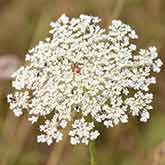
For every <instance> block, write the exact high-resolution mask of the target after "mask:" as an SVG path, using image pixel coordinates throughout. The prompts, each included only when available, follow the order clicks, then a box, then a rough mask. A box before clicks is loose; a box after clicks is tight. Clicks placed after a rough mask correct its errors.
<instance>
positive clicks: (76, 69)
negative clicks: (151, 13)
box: [8, 15, 162, 145]
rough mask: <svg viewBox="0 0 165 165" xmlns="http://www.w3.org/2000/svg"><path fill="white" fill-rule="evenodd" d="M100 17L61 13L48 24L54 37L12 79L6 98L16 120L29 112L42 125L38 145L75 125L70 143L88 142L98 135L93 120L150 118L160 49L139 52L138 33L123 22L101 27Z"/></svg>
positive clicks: (109, 124) (110, 123)
mask: <svg viewBox="0 0 165 165" xmlns="http://www.w3.org/2000/svg"><path fill="white" fill-rule="evenodd" d="M100 22H101V20H100V19H99V18H98V17H93V16H87V15H80V17H79V18H72V19H70V18H68V17H67V16H66V15H62V16H61V17H60V18H59V19H58V20H57V21H56V22H52V23H51V24H50V25H51V27H52V29H51V30H50V34H51V36H50V37H49V38H46V39H45V41H41V42H39V44H38V45H37V46H35V47H34V48H33V49H31V50H30V51H29V52H28V53H27V55H26V62H27V65H26V66H24V67H21V68H20V69H18V70H17V71H16V72H15V73H14V74H13V75H12V77H13V79H14V80H13V82H12V86H13V87H14V88H15V89H16V93H15V94H10V95H8V102H9V103H10V108H11V110H13V112H14V113H15V115H16V116H20V115H22V114H23V113H24V112H25V111H27V112H28V114H29V121H31V122H32V123H35V122H37V121H38V122H39V123H40V122H44V123H43V124H42V125H40V131H41V132H42V133H41V135H39V136H38V142H47V144H48V145H50V144H51V143H52V142H53V141H55V142H59V141H61V140H62V138H63V133H64V131H63V130H64V129H65V128H66V127H67V126H68V123H70V122H71V123H72V128H71V130H70V131H69V133H68V134H69V136H70V137H71V140H70V142H71V143H72V144H73V145H75V144H79V143H84V144H88V142H89V141H90V140H95V139H96V138H97V137H98V136H99V134H100V133H99V132H98V131H97V130H95V128H94V127H95V122H99V123H102V124H104V125H105V126H106V127H113V126H114V125H116V124H118V123H127V122H128V115H132V116H138V117H139V119H140V121H143V122H146V121H147V120H148V119H149V110H151V109H152V106H151V102H152V99H153V95H152V94H151V93H149V86H150V85H151V84H155V82H156V80H155V77H154V76H153V73H154V72H156V73H158V72H159V71H160V67H161V65H162V62H161V60H160V59H159V58H158V53H157V49H156V48H155V47H150V48H149V49H148V50H145V49H138V48H137V47H136V45H135V44H133V43H132V40H134V39H137V38H138V36H137V34H136V32H135V31H134V30H133V29H132V28H131V27H130V26H129V25H126V24H124V23H122V22H121V21H120V20H113V21H112V25H111V26H109V28H108V29H107V30H106V29H103V28H101V27H100V25H99V24H100Z"/></svg>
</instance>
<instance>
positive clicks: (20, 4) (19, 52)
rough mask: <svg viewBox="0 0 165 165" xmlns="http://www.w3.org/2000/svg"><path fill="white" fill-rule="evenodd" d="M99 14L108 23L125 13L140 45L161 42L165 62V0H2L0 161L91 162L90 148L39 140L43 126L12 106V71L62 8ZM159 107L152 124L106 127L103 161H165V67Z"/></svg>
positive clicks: (150, 164)
mask: <svg viewBox="0 0 165 165" xmlns="http://www.w3.org/2000/svg"><path fill="white" fill-rule="evenodd" d="M63 13H66V14H67V15H68V16H70V17H72V16H74V17H75V16H79V15H80V14H89V15H96V16H99V17H101V18H102V21H103V22H102V26H103V27H107V26H108V24H110V23H111V20H112V19H121V20H122V21H124V22H126V23H128V24H129V25H131V26H132V27H134V28H135V29H136V31H137V33H138V34H139V36H140V39H139V41H138V45H139V46H141V47H143V48H145V47H148V46H153V45H155V46H157V48H158V51H159V54H160V57H161V59H162V61H164V62H165V55H164V53H165V1H164V0H0V165H88V164H89V158H88V148H87V147H86V146H83V145H79V146H76V147H73V146H71V145H70V144H69V143H68V139H67V138H66V139H64V141H63V142H61V143H59V144H55V145H54V146H53V145H52V146H50V147H48V146H47V145H46V144H37V143H36V135H37V133H38V130H37V126H36V127H35V126H34V127H33V128H32V127H31V125H30V123H28V122H27V118H26V116H24V117H22V118H20V119H18V118H16V117H15V116H14V115H13V113H12V112H10V110H9V109H8V105H7V103H6V95H7V94H8V93H9V92H10V91H11V81H10V79H9V75H10V74H11V72H12V71H14V70H15V68H16V67H18V66H19V65H20V64H22V63H23V61H24V56H25V53H26V52H27V50H28V49H29V48H31V47H32V46H34V45H35V44H37V42H38V41H39V40H43V39H44V38H45V37H46V36H47V35H48V30H49V23H50V21H52V20H56V19H57V18H58V17H59V16H60V15H61V14H63ZM151 90H152V91H153V92H154V93H155V99H154V102H153V105H154V110H153V111H152V114H151V119H150V121H149V122H148V123H147V124H142V123H139V122H138V121H137V119H130V122H129V123H128V124H125V125H119V126H117V127H115V128H113V129H105V128H100V130H101V133H102V134H103V136H101V137H100V138H99V139H98V141H97V161H98V165H139V164H141V165H165V110H164V106H165V100H164V98H165V70H164V69H163V68H162V71H161V73H160V74H159V75H158V76H157V85H156V86H154V87H152V89H151Z"/></svg>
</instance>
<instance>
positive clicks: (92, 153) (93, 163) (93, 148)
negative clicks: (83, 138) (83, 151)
mask: <svg viewBox="0 0 165 165" xmlns="http://www.w3.org/2000/svg"><path fill="white" fill-rule="evenodd" d="M89 154H90V165H96V144H95V142H94V141H91V142H90V143H89Z"/></svg>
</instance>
